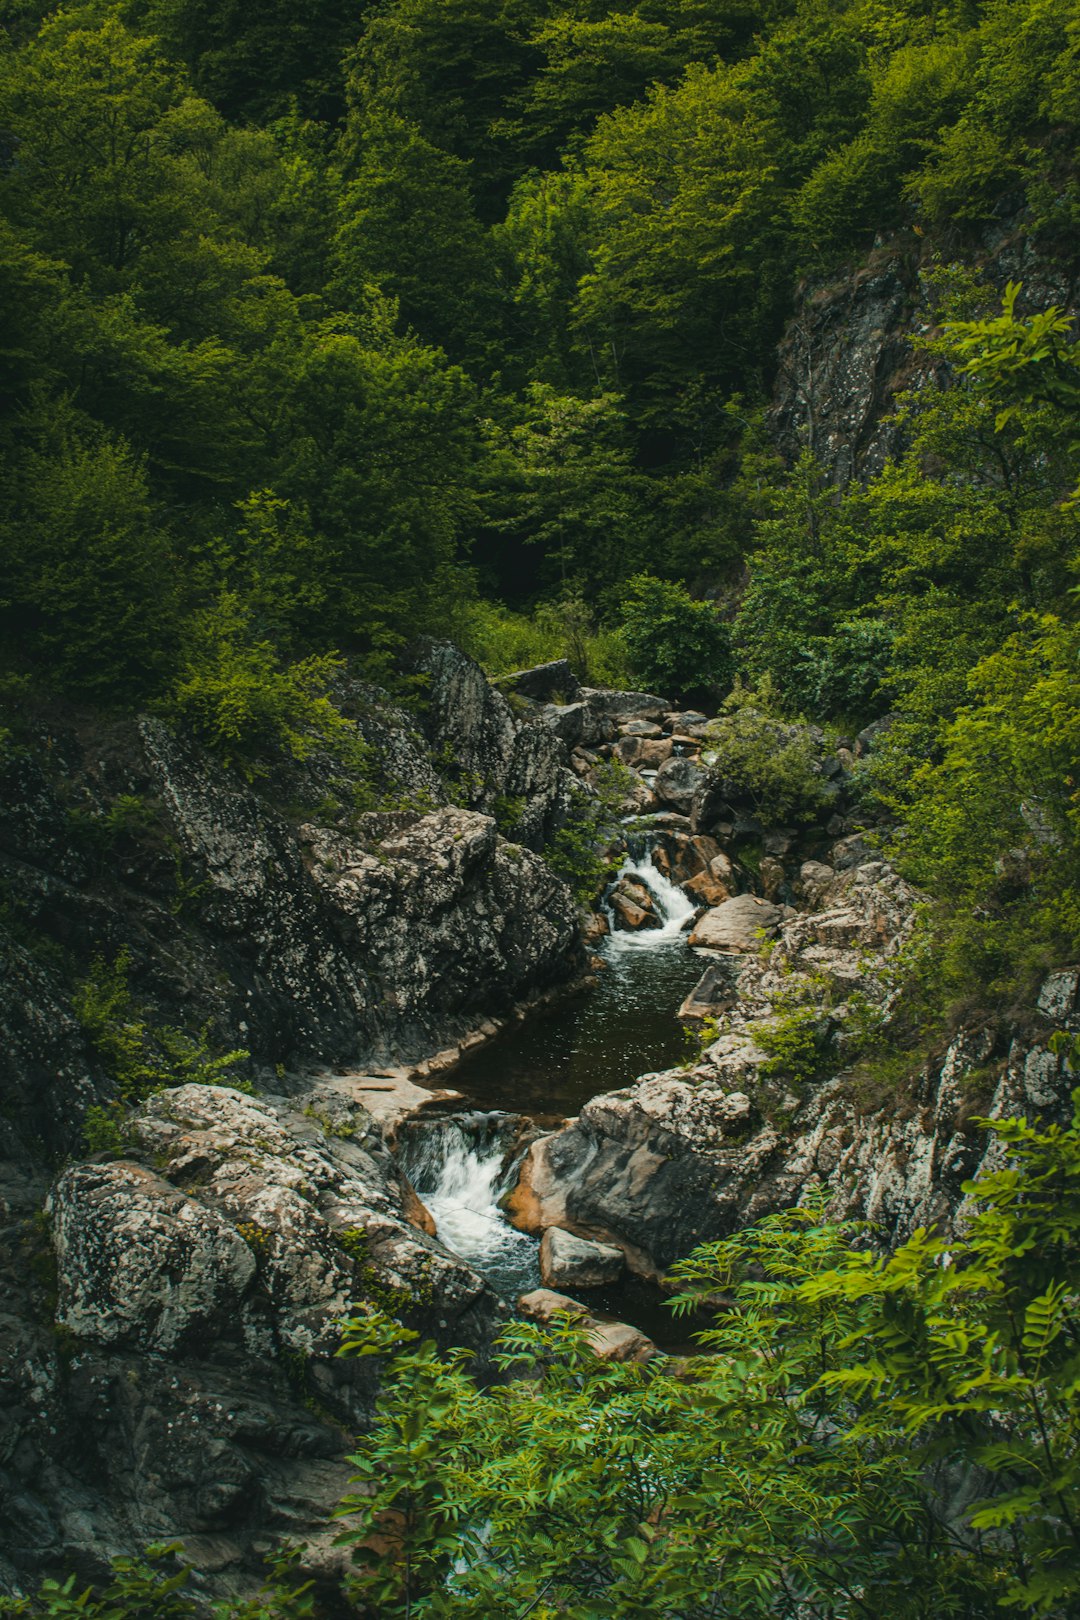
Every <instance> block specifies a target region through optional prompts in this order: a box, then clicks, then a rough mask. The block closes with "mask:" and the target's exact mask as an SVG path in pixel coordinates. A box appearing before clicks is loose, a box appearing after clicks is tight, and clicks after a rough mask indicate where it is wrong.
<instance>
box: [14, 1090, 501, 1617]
mask: <svg viewBox="0 0 1080 1620" xmlns="http://www.w3.org/2000/svg"><path fill="white" fill-rule="evenodd" d="M3 1191H4V1197H5V1208H4V1216H5V1219H4V1221H3V1222H0V1362H2V1364H3V1366H4V1368H5V1379H6V1384H5V1398H4V1400H3V1402H0V1446H2V1449H3V1455H4V1459H5V1461H4V1515H3V1516H4V1549H3V1553H4V1556H3V1558H2V1559H0V1586H2V1587H5V1588H7V1587H10V1585H11V1584H12V1583H13V1582H14V1583H16V1584H18V1583H19V1582H22V1583H23V1584H31V1583H33V1584H36V1580H35V1574H36V1572H41V1571H42V1570H44V1571H46V1572H53V1573H55V1572H57V1571H60V1570H64V1569H77V1570H79V1571H80V1579H81V1580H85V1581H89V1580H91V1579H93V1578H95V1577H97V1576H98V1575H100V1574H101V1573H102V1572H103V1567H104V1563H105V1560H106V1559H107V1558H108V1556H109V1555H110V1554H111V1553H114V1552H118V1551H130V1550H131V1549H132V1548H139V1547H142V1546H145V1545H146V1544H147V1543H148V1542H152V1541H156V1540H160V1539H162V1538H163V1537H164V1536H168V1537H169V1538H170V1539H180V1540H182V1541H183V1542H184V1545H185V1552H186V1556H187V1557H188V1558H189V1559H190V1560H191V1561H192V1562H194V1563H195V1564H196V1565H197V1567H198V1568H199V1569H200V1571H201V1573H202V1577H203V1580H204V1583H205V1585H204V1588H203V1590H204V1591H206V1592H207V1595H208V1596H222V1597H224V1596H226V1595H229V1594H233V1593H240V1594H252V1593H253V1592H254V1590H255V1589H256V1588H257V1587H258V1586H259V1584H260V1582H261V1580H262V1576H263V1573H264V1566H263V1555H264V1552H265V1548H266V1546H267V1544H268V1543H276V1542H278V1541H281V1540H286V1539H287V1540H290V1541H295V1542H298V1543H301V1544H302V1545H303V1546H304V1549H305V1550H304V1554H303V1560H304V1568H305V1571H306V1572H307V1573H310V1574H312V1575H314V1576H315V1577H316V1578H317V1579H318V1580H320V1581H322V1580H323V1579H325V1581H326V1582H327V1584H328V1585H332V1584H333V1583H334V1582H335V1581H336V1580H338V1579H340V1578H342V1577H344V1576H345V1575H346V1574H347V1572H348V1566H349V1554H348V1552H347V1551H345V1550H343V1549H341V1548H336V1547H335V1546H334V1541H335V1537H336V1536H337V1534H338V1531H339V1529H340V1524H339V1523H337V1522H335V1520H334V1518H333V1514H334V1512H335V1509H336V1507H337V1505H338V1502H339V1501H340V1499H341V1497H342V1495H343V1494H344V1493H345V1491H346V1490H347V1488H348V1481H349V1476H350V1474H351V1472H352V1469H351V1468H350V1465H349V1463H348V1461H347V1456H346V1454H347V1452H348V1450H349V1447H350V1443H351V1440H352V1436H353V1435H354V1434H355V1432H356V1430H357V1429H358V1428H359V1429H362V1428H364V1427H365V1426H366V1425H367V1424H368V1423H369V1422H370V1420H371V1416H372V1412H373V1404H374V1399H375V1394H376V1384H375V1377H374V1373H373V1369H372V1366H371V1364H370V1362H369V1361H367V1360H365V1359H363V1358H360V1359H354V1358H346V1359H342V1358H340V1357H338V1356H337V1355H336V1353H335V1352H336V1350H337V1348H338V1346H339V1345H340V1342H341V1322H342V1320H343V1319H344V1318H346V1317H348V1316H349V1315H350V1314H351V1313H353V1312H355V1311H356V1310H357V1309H358V1308H363V1306H364V1305H365V1303H368V1304H373V1305H379V1306H380V1307H382V1308H383V1309H387V1310H390V1311H391V1312H392V1313H394V1314H395V1315H398V1314H402V1313H404V1320H405V1321H406V1322H408V1323H409V1324H410V1325H412V1326H413V1327H415V1328H416V1329H417V1330H419V1331H421V1332H423V1333H425V1334H426V1335H428V1336H430V1337H432V1338H434V1339H436V1340H437V1341H438V1342H440V1343H441V1344H442V1345H444V1346H445V1347H449V1346H451V1345H468V1346H471V1347H472V1348H474V1349H475V1350H477V1351H478V1353H479V1354H480V1357H481V1362H482V1363H483V1357H484V1354H485V1352H486V1347H487V1346H488V1345H489V1343H490V1340H491V1337H492V1335H493V1334H494V1333H495V1332H497V1331H498V1329H499V1328H500V1326H502V1324H503V1323H504V1322H505V1321H506V1320H507V1317H508V1312H507V1310H506V1307H505V1306H503V1305H502V1303H501V1302H500V1301H499V1300H498V1299H497V1298H496V1297H495V1295H494V1294H493V1293H492V1291H491V1289H490V1288H489V1287H488V1286H487V1284H486V1283H485V1282H484V1280H483V1279H482V1278H481V1277H480V1276H478V1275H477V1273H476V1272H474V1271H473V1270H472V1269H471V1268H470V1267H469V1266H468V1265H467V1264H465V1262H464V1261H462V1260H459V1259H458V1258H457V1257H456V1256H453V1255H451V1254H449V1253H448V1252H447V1251H446V1250H445V1249H443V1248H442V1246H441V1245H440V1244H439V1243H437V1242H436V1241H435V1240H434V1239H433V1238H432V1237H430V1236H429V1235H428V1233H427V1232H426V1231H425V1230H424V1227H423V1225H422V1224H417V1221H418V1220H420V1219H421V1212H420V1211H419V1209H418V1207H417V1204H416V1200H415V1195H412V1194H411V1193H410V1189H409V1188H408V1186H407V1184H406V1183H405V1181H404V1180H403V1178H402V1176H401V1174H400V1172H399V1170H398V1168H397V1166H396V1164H395V1162H394V1160H393V1158H392V1157H391V1155H390V1153H389V1151H388V1149H387V1147H386V1145H385V1143H384V1141H383V1136H382V1133H381V1131H380V1130H378V1129H377V1128H375V1127H374V1126H373V1124H372V1121H371V1120H370V1118H369V1116H368V1114H367V1112H366V1110H365V1109H364V1107H363V1106H362V1105H361V1103H360V1102H359V1101H358V1100H357V1098H356V1095H355V1088H354V1086H353V1083H352V1082H351V1081H348V1080H344V1079H340V1080H335V1081H332V1082H331V1081H328V1082H325V1083H320V1084H312V1085H309V1086H308V1087H307V1089H305V1090H303V1091H302V1092H300V1093H299V1094H298V1095H296V1096H295V1097H294V1098H291V1099H289V1098H285V1097H276V1098H255V1097H253V1096H244V1095H243V1094H241V1093H239V1092H237V1091H233V1090H229V1089H227V1088H224V1087H215V1086H194V1085H189V1086H184V1087H181V1088H176V1089H173V1090H170V1091H165V1092H161V1093H159V1094H158V1095H156V1096H155V1097H153V1098H151V1099H150V1100H149V1101H148V1102H147V1103H146V1104H145V1106H144V1107H143V1109H142V1111H141V1112H140V1113H139V1114H138V1115H137V1116H136V1118H135V1120H134V1122H133V1126H132V1133H131V1141H130V1144H129V1146H128V1149H127V1152H126V1156H125V1157H124V1158H123V1159H114V1160H111V1161H104V1160H97V1161H94V1162H91V1163H84V1164H79V1165H74V1166H72V1167H70V1168H69V1169H67V1170H66V1171H65V1172H64V1173H63V1174H62V1175H61V1176H60V1178H59V1180H58V1181H57V1183H56V1186H55V1188H54V1190H53V1193H52V1197H51V1200H50V1205H49V1219H48V1222H47V1223H43V1222H42V1221H41V1219H40V1214H39V1215H38V1217H37V1218H36V1219H35V1218H33V1217H32V1214H31V1211H32V1210H33V1207H34V1206H33V1205H32V1204H30V1205H29V1206H27V1207H26V1208H25V1210H24V1209H23V1207H20V1208H19V1209H18V1210H17V1211H16V1209H15V1207H14V1198H15V1194H14V1191H13V1190H12V1189H10V1188H9V1186H8V1185H7V1184H5V1185H4V1189H3ZM24 1214H25V1219H24V1220H22V1221H21V1224H20V1218H21V1217H22V1216H23V1215H24ZM411 1217H412V1218H411ZM46 1245H49V1246H51V1249H52V1257H51V1258H52V1266H51V1267H50V1266H49V1264H48V1260H49V1256H48V1254H47V1252H46ZM53 1290H55V1291H53ZM54 1309H55V1313H56V1316H55V1322H53V1321H52V1320H51V1316H52V1311H53V1310H54ZM12 1566H14V1571H16V1572H17V1574H16V1573H14V1572H13V1569H12Z"/></svg>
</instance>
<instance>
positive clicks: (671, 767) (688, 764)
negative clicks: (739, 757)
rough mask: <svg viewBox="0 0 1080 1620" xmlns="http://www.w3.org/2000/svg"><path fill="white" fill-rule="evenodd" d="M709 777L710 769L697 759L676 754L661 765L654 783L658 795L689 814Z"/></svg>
mask: <svg viewBox="0 0 1080 1620" xmlns="http://www.w3.org/2000/svg"><path fill="white" fill-rule="evenodd" d="M708 777H709V773H708V771H707V770H706V769H705V767H704V766H703V765H699V764H698V763H697V761H696V760H692V759H683V758H681V757H679V756H676V757H674V758H672V759H669V760H667V761H666V762H665V763H664V764H663V765H661V767H660V769H659V771H658V772H657V776H656V782H655V785H654V786H655V792H656V796H657V798H658V799H661V800H663V802H664V803H665V804H669V805H671V806H672V808H673V809H675V810H678V811H680V812H681V813H682V814H683V815H689V813H690V810H691V809H692V807H693V804H694V799H695V797H696V795H697V794H698V792H699V791H700V789H701V788H702V787H703V786H704V785H705V783H706V782H707V781H708Z"/></svg>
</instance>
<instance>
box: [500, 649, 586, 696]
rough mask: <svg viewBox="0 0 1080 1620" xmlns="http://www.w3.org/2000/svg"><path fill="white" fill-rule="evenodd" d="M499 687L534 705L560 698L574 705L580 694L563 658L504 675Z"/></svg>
mask: <svg viewBox="0 0 1080 1620" xmlns="http://www.w3.org/2000/svg"><path fill="white" fill-rule="evenodd" d="M499 685H500V686H501V687H503V688H504V689H505V690H506V691H508V692H517V693H518V695H519V696H520V697H526V698H532V700H533V701H534V702H535V703H552V702H554V700H555V699H556V698H562V699H564V700H565V701H566V702H567V703H575V702H576V701H577V699H578V697H579V696H580V694H581V687H580V686H579V685H578V678H577V676H576V675H575V674H574V671H573V670H572V669H571V667H570V665H569V663H568V662H567V660H566V659H565V658H556V659H554V660H553V661H552V662H551V663H550V664H536V665H535V666H534V667H533V668H532V669H518V670H515V671H514V673H513V674H512V675H504V676H503V677H502V679H501V680H500V682H499Z"/></svg>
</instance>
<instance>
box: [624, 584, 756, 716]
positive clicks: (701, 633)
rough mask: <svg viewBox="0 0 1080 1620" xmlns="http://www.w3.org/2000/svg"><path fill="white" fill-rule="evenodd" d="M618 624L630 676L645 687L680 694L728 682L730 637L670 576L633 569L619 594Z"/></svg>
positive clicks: (708, 606) (706, 606)
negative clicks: (662, 577)
mask: <svg viewBox="0 0 1080 1620" xmlns="http://www.w3.org/2000/svg"><path fill="white" fill-rule="evenodd" d="M619 630H620V633H621V635H622V639H623V642H624V643H625V646H626V650H627V654H628V656H629V659H630V667H631V670H632V672H633V674H634V675H635V677H636V678H637V679H638V680H639V681H641V682H642V684H643V686H644V687H645V688H646V689H647V690H648V691H658V692H663V693H667V694H671V695H673V696H676V697H681V696H683V695H684V694H686V693H687V692H697V691H701V690H703V689H709V688H721V689H723V688H725V687H727V686H729V685H730V684H731V678H732V675H733V674H734V660H733V657H732V652H731V638H730V635H729V633H728V628H727V625H726V624H724V622H723V620H722V619H721V618H720V616H719V614H718V613H717V611H716V608H715V607H714V606H713V604H712V603H710V602H695V601H694V599H693V597H691V595H690V594H689V592H688V591H687V590H686V589H685V588H684V587H683V586H682V585H679V584H677V583H675V582H674V581H671V580H666V579H657V578H655V577H654V576H653V575H651V574H635V575H634V577H633V578H632V579H628V580H627V582H626V585H625V586H624V588H623V590H622V593H621V595H620V602H619Z"/></svg>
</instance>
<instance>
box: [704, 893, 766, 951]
mask: <svg viewBox="0 0 1080 1620" xmlns="http://www.w3.org/2000/svg"><path fill="white" fill-rule="evenodd" d="M781 918H782V913H781V911H780V908H779V906H774V905H771V904H770V903H769V901H768V900H759V899H758V897H757V895H755V894H737V895H735V897H734V898H733V899H731V900H725V901H724V903H723V905H720V906H713V907H712V909H711V910H710V911H707V912H706V913H705V915H704V916H703V917H700V918H699V919H698V921H697V923H696V924H695V926H694V931H693V933H692V934H691V935H690V943H691V945H701V946H704V947H705V949H707V950H712V951H729V952H743V951H756V950H757V949H758V947H759V945H760V943H761V939H760V935H761V932H762V931H764V932H765V933H766V934H768V935H770V936H771V935H772V934H775V932H776V930H777V927H778V926H779V924H780V922H781Z"/></svg>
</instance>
